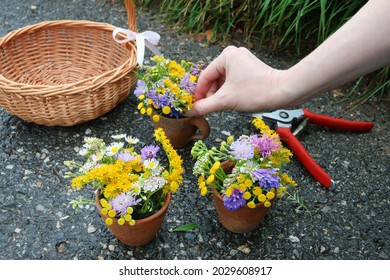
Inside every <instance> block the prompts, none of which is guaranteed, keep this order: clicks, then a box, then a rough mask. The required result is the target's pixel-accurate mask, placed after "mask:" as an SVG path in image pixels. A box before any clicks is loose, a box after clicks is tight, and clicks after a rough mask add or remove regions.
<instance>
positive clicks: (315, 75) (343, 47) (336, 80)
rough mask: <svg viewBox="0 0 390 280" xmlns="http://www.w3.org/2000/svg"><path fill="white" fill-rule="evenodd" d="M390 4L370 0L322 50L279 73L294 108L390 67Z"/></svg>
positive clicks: (319, 48)
mask: <svg viewBox="0 0 390 280" xmlns="http://www.w3.org/2000/svg"><path fill="white" fill-rule="evenodd" d="M389 13H390V1H389V0H371V1H369V2H368V3H367V4H366V5H365V6H364V7H363V8H362V9H361V10H360V11H359V12H358V13H357V14H356V15H355V16H354V17H353V18H351V20H349V21H348V22H347V23H346V24H345V25H344V26H342V27H341V28H340V29H339V30H338V31H337V32H336V33H334V34H333V35H332V36H331V37H329V38H328V39H327V40H326V41H325V42H324V43H323V44H322V45H321V46H319V47H318V48H317V49H316V50H314V51H313V52H312V53H311V54H309V55H308V56H307V57H305V58H304V59H303V60H301V61H300V62H299V63H298V64H296V65H295V66H293V67H292V68H290V69H288V70H286V71H283V73H281V75H282V76H284V77H283V78H284V79H282V80H284V81H285V83H284V84H283V85H282V86H283V87H284V88H283V91H284V92H285V93H286V94H288V95H289V99H290V100H291V102H293V103H294V104H299V103H301V102H303V101H304V100H306V99H309V98H311V97H313V96H315V95H317V94H319V93H322V92H325V91H328V90H332V89H335V88H337V87H339V86H341V85H344V84H346V83H348V82H350V81H352V80H354V79H356V78H358V77H360V76H362V75H364V74H367V73H370V72H372V71H374V70H376V69H379V68H381V67H383V66H385V65H387V64H389V63H390V16H389Z"/></svg>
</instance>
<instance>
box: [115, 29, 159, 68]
mask: <svg viewBox="0 0 390 280" xmlns="http://www.w3.org/2000/svg"><path fill="white" fill-rule="evenodd" d="M118 33H125V34H126V38H124V39H122V40H119V39H118V38H116V36H117V35H118ZM112 37H113V38H114V40H115V42H117V43H119V44H123V43H126V42H129V41H134V40H135V41H136V43H137V62H138V64H139V65H142V64H143V63H144V57H145V46H146V47H147V48H148V49H149V50H151V51H152V52H153V53H154V54H155V55H161V53H160V51H159V50H158V49H157V47H156V46H157V44H158V41H159V40H160V35H159V34H158V33H156V32H154V31H145V32H142V33H137V32H134V31H131V30H128V29H124V28H116V29H115V30H114V31H113V33H112Z"/></svg>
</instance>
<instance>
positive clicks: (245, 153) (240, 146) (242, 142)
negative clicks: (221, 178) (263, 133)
mask: <svg viewBox="0 0 390 280" xmlns="http://www.w3.org/2000/svg"><path fill="white" fill-rule="evenodd" d="M230 149H231V154H232V155H233V156H234V158H235V159H238V160H239V159H251V158H253V155H254V150H253V145H252V143H250V141H249V139H248V138H240V139H238V140H237V141H234V142H233V143H232V144H231V145H230Z"/></svg>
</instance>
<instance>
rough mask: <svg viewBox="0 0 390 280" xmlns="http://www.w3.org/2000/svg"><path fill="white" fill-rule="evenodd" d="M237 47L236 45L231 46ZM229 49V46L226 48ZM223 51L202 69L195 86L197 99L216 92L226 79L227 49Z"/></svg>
mask: <svg viewBox="0 0 390 280" xmlns="http://www.w3.org/2000/svg"><path fill="white" fill-rule="evenodd" d="M231 48H235V47H231ZM226 49H229V47H227V48H225V50H226ZM225 50H224V51H223V52H222V53H221V54H220V55H219V56H218V57H217V58H216V59H214V60H213V61H212V62H211V63H210V64H209V65H208V66H207V67H206V69H204V70H203V71H202V73H201V74H200V76H199V79H198V82H197V85H196V88H195V94H194V96H195V100H199V99H202V98H204V97H205V96H206V94H207V93H209V92H215V91H216V90H217V89H218V87H219V86H220V84H221V81H224V80H225V75H226V51H225Z"/></svg>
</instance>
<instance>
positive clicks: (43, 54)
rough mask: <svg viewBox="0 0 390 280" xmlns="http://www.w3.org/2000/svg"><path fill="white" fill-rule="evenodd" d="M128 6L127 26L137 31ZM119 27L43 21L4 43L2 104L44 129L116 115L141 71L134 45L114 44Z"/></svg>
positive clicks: (0, 57)
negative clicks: (136, 72) (115, 111)
mask: <svg viewBox="0 0 390 280" xmlns="http://www.w3.org/2000/svg"><path fill="white" fill-rule="evenodd" d="M125 4H126V9H127V15H128V27H129V29H130V30H134V31H135V30H136V20H135V11H134V5H133V2H132V1H131V0H125ZM115 28H116V27H115V26H113V25H110V24H106V23H99V22H93V21H85V20H82V21H77V20H76V21H73V20H58V21H45V22H42V23H38V24H34V25H30V26H26V27H24V28H21V29H19V30H15V31H12V32H10V33H8V34H7V35H6V36H5V37H3V38H0V105H1V106H2V107H3V108H4V109H5V110H6V111H7V112H8V113H10V114H12V115H16V116H18V117H19V118H21V119H23V120H25V121H27V122H34V123H37V124H42V125H46V126H71V125H75V124H78V123H82V122H85V121H88V120H92V119H95V118H97V117H100V116H102V115H103V114H105V113H107V112H109V111H110V110H112V109H113V108H114V107H115V106H116V105H118V104H119V103H120V102H122V101H124V100H125V99H126V97H127V96H128V94H129V91H130V88H131V86H132V85H133V84H134V83H135V80H136V78H135V75H134V73H133V71H134V70H135V69H136V67H137V53H136V52H137V49H136V45H135V43H134V42H129V43H126V44H118V43H116V42H115V41H114V40H113V38H112V32H113V30H114V29H115Z"/></svg>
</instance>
